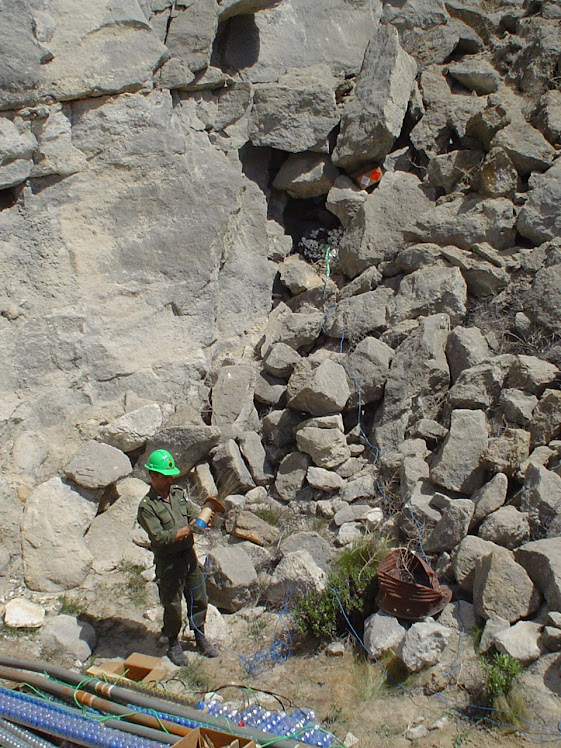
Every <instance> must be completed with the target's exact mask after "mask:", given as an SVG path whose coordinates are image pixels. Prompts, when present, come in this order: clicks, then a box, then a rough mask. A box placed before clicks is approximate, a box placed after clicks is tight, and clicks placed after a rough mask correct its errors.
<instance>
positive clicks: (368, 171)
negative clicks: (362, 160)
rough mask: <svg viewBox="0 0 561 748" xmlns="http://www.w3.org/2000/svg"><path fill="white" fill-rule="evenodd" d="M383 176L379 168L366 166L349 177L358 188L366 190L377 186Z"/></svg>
mask: <svg viewBox="0 0 561 748" xmlns="http://www.w3.org/2000/svg"><path fill="white" fill-rule="evenodd" d="M383 174H384V172H383V171H382V169H381V168H380V167H379V166H368V167H366V168H362V169H360V170H359V171H357V172H354V174H352V175H351V177H352V178H353V179H354V181H355V182H356V183H357V184H358V186H359V187H362V189H363V190H367V189H369V188H370V187H373V186H374V185H376V184H378V182H379V181H380V179H382V176H383Z"/></svg>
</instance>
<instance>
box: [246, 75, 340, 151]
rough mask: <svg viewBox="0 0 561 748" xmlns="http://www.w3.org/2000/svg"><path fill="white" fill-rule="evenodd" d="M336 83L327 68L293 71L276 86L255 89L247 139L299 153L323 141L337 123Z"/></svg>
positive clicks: (254, 142)
mask: <svg viewBox="0 0 561 748" xmlns="http://www.w3.org/2000/svg"><path fill="white" fill-rule="evenodd" d="M334 92H335V80H334V78H333V76H332V75H331V71H330V70H329V68H328V67H327V65H316V66H314V67H310V68H302V69H298V68H293V69H291V70H290V71H289V72H287V73H285V75H283V76H281V78H280V79H279V81H278V83H276V84H275V85H270V84H266V83H263V84H259V85H256V87H255V91H254V95H253V109H252V111H251V116H250V121H249V139H250V140H251V142H252V143H253V144H254V145H257V146H271V147H272V148H278V149H280V150H283V151H288V152H289V153H301V152H302V151H306V150H308V149H309V148H311V147H312V146H314V145H316V144H317V143H319V142H321V141H323V140H325V138H327V136H328V135H329V133H330V132H331V130H332V129H333V128H334V127H335V125H336V124H338V122H339V114H338V112H337V107H336V104H335V93H334Z"/></svg>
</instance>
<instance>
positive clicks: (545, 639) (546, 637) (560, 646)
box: [540, 626, 561, 652]
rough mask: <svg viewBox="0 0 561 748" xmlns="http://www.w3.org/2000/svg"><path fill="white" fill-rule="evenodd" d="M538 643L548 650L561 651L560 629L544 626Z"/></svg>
mask: <svg viewBox="0 0 561 748" xmlns="http://www.w3.org/2000/svg"><path fill="white" fill-rule="evenodd" d="M540 643H541V644H542V645H543V646H544V647H545V648H546V649H549V651H550V652H560V651H561V629H558V628H555V627H553V626H544V629H543V631H542V636H541V641H540Z"/></svg>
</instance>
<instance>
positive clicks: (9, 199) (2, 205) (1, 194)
mask: <svg viewBox="0 0 561 748" xmlns="http://www.w3.org/2000/svg"><path fill="white" fill-rule="evenodd" d="M22 190H23V185H18V186H17V187H8V189H6V190H0V210H6V209H7V208H13V207H14V205H15V204H16V203H17V201H18V198H19V196H20V195H21V193H22Z"/></svg>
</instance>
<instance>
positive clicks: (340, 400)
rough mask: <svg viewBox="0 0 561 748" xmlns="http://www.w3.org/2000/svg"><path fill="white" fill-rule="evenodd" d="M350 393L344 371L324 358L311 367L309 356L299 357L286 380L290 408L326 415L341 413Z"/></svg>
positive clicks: (316, 414) (315, 414)
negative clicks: (298, 361)
mask: <svg viewBox="0 0 561 748" xmlns="http://www.w3.org/2000/svg"><path fill="white" fill-rule="evenodd" d="M349 395H350V389H349V385H348V383H347V374H346V372H345V370H344V368H343V367H342V366H341V365H340V364H337V363H335V362H334V361H331V360H330V359H326V360H325V361H323V362H322V363H320V364H319V366H317V367H316V368H315V369H313V368H312V367H311V366H310V365H309V362H308V359H302V361H301V363H300V364H297V365H296V367H295V368H294V372H293V374H292V376H291V378H290V380H289V382H288V389H287V396H288V401H287V404H288V407H289V408H292V410H297V411H300V412H305V413H311V414H312V415H313V416H325V415H328V414H331V413H340V412H341V411H342V410H343V409H344V407H345V405H346V404H347V400H348V399H349Z"/></svg>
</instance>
